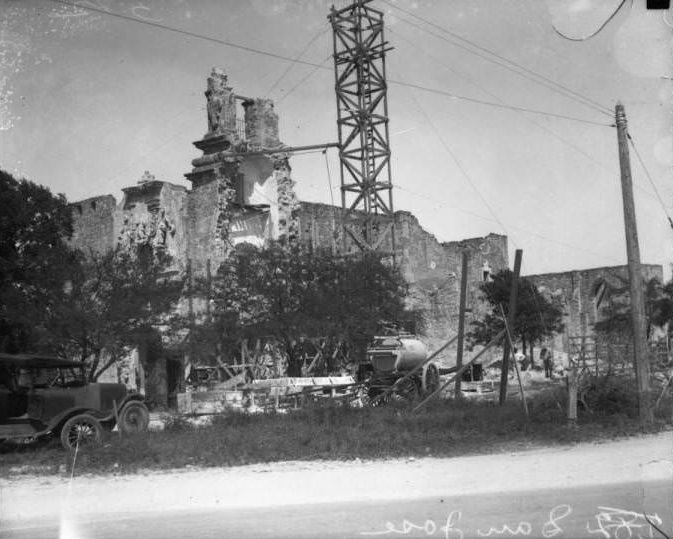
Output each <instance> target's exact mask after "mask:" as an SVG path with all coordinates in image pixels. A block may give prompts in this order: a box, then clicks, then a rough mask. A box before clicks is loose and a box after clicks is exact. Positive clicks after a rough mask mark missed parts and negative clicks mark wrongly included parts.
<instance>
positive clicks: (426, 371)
mask: <svg viewBox="0 0 673 539" xmlns="http://www.w3.org/2000/svg"><path fill="white" fill-rule="evenodd" d="M421 382H422V386H423V393H425V394H430V393H434V392H435V391H437V390H438V389H439V369H438V368H437V365H435V364H434V363H428V364H427V365H425V366H424V367H423V377H422V380H421Z"/></svg>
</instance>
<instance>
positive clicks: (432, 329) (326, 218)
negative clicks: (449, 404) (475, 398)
mask: <svg viewBox="0 0 673 539" xmlns="http://www.w3.org/2000/svg"><path fill="white" fill-rule="evenodd" d="M345 215H346V212H345V211H343V210H342V209H341V208H336V207H334V206H330V205H327V204H316V203H310V202H301V205H300V210H299V229H300V238H301V241H302V242H304V243H306V244H308V245H311V246H313V247H314V248H316V247H322V248H328V249H333V250H334V251H337V250H338V249H339V248H340V246H341V245H342V243H343V230H342V219H343V217H344V216H345ZM354 219H357V214H356V215H355V216H354ZM394 223H395V225H394V232H395V247H396V251H397V252H398V255H397V261H398V263H399V264H400V267H401V271H402V273H403V275H404V276H405V278H406V280H407V282H408V283H409V285H410V289H409V297H408V300H407V303H408V306H409V307H410V308H413V309H418V310H420V311H422V312H423V314H424V329H423V331H422V332H421V333H420V335H421V336H422V337H423V340H424V341H425V342H426V343H427V344H428V345H429V346H430V348H431V349H436V348H439V346H441V345H442V344H443V343H444V342H446V341H447V340H448V339H449V338H451V337H453V336H454V335H456V333H457V330H458V299H459V294H460V278H461V277H460V273H461V268H462V252H463V250H466V251H468V252H469V253H470V259H469V266H468V268H469V275H468V299H467V307H468V309H469V310H470V312H469V313H468V318H467V321H468V324H469V321H470V320H473V319H474V318H475V317H477V316H479V315H480V314H481V313H483V312H484V311H485V310H486V309H487V306H486V304H485V302H484V301H483V298H481V295H480V292H479V285H480V284H481V283H482V282H483V280H484V277H485V276H484V267H485V265H486V266H487V267H488V268H489V270H490V273H496V272H498V271H500V270H501V269H505V268H507V267H508V251H507V237H506V236H500V235H497V234H489V235H488V236H486V237H484V238H471V239H467V240H462V241H456V242H446V243H440V242H439V241H438V240H437V238H435V237H434V236H433V235H432V234H430V233H429V232H427V231H426V230H424V229H423V227H422V226H421V225H420V223H419V222H418V219H416V217H414V216H413V215H412V214H411V213H409V212H406V211H398V212H396V213H395V216H394ZM385 243H387V246H384V249H383V250H390V249H392V241H391V239H390V238H388V239H387V240H386V242H385ZM440 359H443V360H444V362H445V363H447V364H452V362H453V361H455V347H454V348H449V349H448V350H447V352H445V353H444V354H442V356H441V358H440Z"/></svg>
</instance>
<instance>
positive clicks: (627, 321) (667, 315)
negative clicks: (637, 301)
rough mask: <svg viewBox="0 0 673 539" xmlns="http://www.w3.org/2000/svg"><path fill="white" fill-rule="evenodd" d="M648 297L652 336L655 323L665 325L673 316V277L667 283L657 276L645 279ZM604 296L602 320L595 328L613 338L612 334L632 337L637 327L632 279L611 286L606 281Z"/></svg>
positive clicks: (646, 314)
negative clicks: (632, 297) (629, 284)
mask: <svg viewBox="0 0 673 539" xmlns="http://www.w3.org/2000/svg"><path fill="white" fill-rule="evenodd" d="M642 286H643V291H644V297H645V316H646V318H647V335H648V338H649V337H650V336H651V334H652V331H653V329H654V326H659V327H663V326H665V325H666V324H667V323H668V322H670V321H671V320H673V280H672V281H669V282H668V283H666V284H665V285H664V284H662V283H661V281H659V279H657V278H656V277H653V278H652V279H649V280H645V279H643V282H642ZM603 296H604V298H605V299H604V300H603V301H602V305H601V306H600V320H598V321H597V322H596V324H595V326H594V329H595V330H596V331H597V332H599V333H601V334H603V335H605V336H607V337H608V338H611V337H612V336H616V335H618V336H620V337H621V338H624V337H627V338H628V339H631V335H632V334H633V327H632V321H631V299H630V292H629V286H628V282H626V281H624V284H623V286H610V285H607V283H606V291H605V293H604V294H603Z"/></svg>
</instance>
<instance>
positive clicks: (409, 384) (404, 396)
mask: <svg viewBox="0 0 673 539" xmlns="http://www.w3.org/2000/svg"><path fill="white" fill-rule="evenodd" d="M417 380H418V378H417V377H416V378H415V379H414V378H407V379H406V380H405V381H404V382H402V383H398V384H397V385H396V386H395V390H394V392H393V398H395V400H409V401H413V400H415V399H416V397H418V382H417Z"/></svg>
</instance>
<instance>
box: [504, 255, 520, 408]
mask: <svg viewBox="0 0 673 539" xmlns="http://www.w3.org/2000/svg"><path fill="white" fill-rule="evenodd" d="M522 257H523V251H522V250H521V249H517V250H516V252H515V253H514V272H513V274H512V288H511V289H510V292H509V311H508V313H507V322H508V324H509V327H510V328H512V330H513V329H514V322H515V320H516V298H517V295H518V293H519V274H520V273H521V258H522ZM510 352H511V350H510V345H509V339H505V346H504V351H503V354H502V370H501V371H500V401H499V402H500V406H504V404H505V401H506V400H507V377H508V375H509V355H510Z"/></svg>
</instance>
